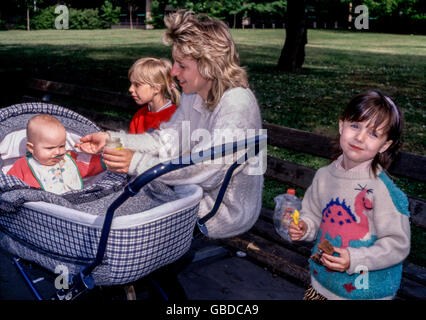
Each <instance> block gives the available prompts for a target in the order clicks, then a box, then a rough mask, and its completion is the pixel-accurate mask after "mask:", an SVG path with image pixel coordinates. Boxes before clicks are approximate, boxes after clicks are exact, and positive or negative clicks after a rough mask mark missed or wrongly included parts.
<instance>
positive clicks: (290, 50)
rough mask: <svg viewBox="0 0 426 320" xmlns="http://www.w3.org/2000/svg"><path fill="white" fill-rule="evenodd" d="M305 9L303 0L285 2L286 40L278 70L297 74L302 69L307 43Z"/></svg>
mask: <svg viewBox="0 0 426 320" xmlns="http://www.w3.org/2000/svg"><path fill="white" fill-rule="evenodd" d="M305 8H306V1H305V0H288V1H287V24H286V38H285V43H284V47H283V49H282V50H281V56H280V58H279V60H278V66H277V67H278V69H279V70H283V71H289V72H298V71H300V70H301V69H302V65H303V62H304V61H305V44H306V43H308V34H307V29H306V14H305Z"/></svg>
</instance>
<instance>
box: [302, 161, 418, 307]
mask: <svg viewBox="0 0 426 320" xmlns="http://www.w3.org/2000/svg"><path fill="white" fill-rule="evenodd" d="M340 163H341V157H340V158H339V159H338V160H336V161H334V162H333V163H332V164H330V165H329V166H326V167H323V168H321V169H319V170H318V171H317V173H316V175H315V177H314V180H313V182H312V185H311V186H310V187H309V188H308V190H307V191H306V194H305V196H304V199H303V202H302V210H301V219H302V220H304V221H305V222H306V223H307V225H308V229H307V232H306V234H305V235H304V237H303V238H301V239H300V240H305V241H313V240H315V239H316V242H315V245H314V248H313V252H316V250H317V247H318V244H319V243H320V242H321V241H322V240H324V239H327V240H328V241H330V243H331V244H332V245H333V246H335V247H339V248H346V249H347V250H348V252H349V255H350V266H349V268H348V270H346V272H337V271H332V270H329V269H327V268H325V267H324V266H322V265H319V264H317V263H315V262H313V261H312V260H310V272H311V282H312V286H313V287H314V289H315V290H316V291H318V292H319V293H320V294H322V295H323V296H325V297H326V298H328V299H391V298H392V297H394V296H395V295H396V292H397V291H398V289H399V285H400V281H401V276H402V261H403V260H404V259H405V258H406V257H407V255H408V253H409V251H410V225H409V210H408V201H407V197H406V196H405V194H404V193H403V192H402V191H401V190H400V189H398V187H396V186H395V184H394V183H393V182H392V181H391V180H390V178H389V177H388V176H387V175H386V173H385V172H384V171H383V170H382V169H381V168H380V169H379V174H378V176H377V178H375V177H374V175H373V173H372V172H371V170H370V169H369V168H370V166H368V167H365V166H362V165H361V166H358V167H355V168H352V169H351V170H345V169H343V167H342V166H341V164H340Z"/></svg>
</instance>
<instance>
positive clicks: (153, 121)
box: [129, 104, 177, 133]
mask: <svg viewBox="0 0 426 320" xmlns="http://www.w3.org/2000/svg"><path fill="white" fill-rule="evenodd" d="M176 109H177V107H176V105H174V104H172V105H171V106H170V107H168V108H165V109H163V110H160V111H158V112H151V111H149V109H148V106H147V105H145V106H143V107H142V108H140V109H139V110H138V112H136V113H135V115H134V116H133V118H132V121H131V122H130V128H129V133H144V132H145V131H147V130H149V129H158V128H159V127H160V123H162V122H167V121H169V120H170V118H171V117H172V115H173V113H175V111H176Z"/></svg>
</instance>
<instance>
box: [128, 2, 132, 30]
mask: <svg viewBox="0 0 426 320" xmlns="http://www.w3.org/2000/svg"><path fill="white" fill-rule="evenodd" d="M132 11H133V6H132V5H130V6H129V19H130V29H131V30H133V18H132Z"/></svg>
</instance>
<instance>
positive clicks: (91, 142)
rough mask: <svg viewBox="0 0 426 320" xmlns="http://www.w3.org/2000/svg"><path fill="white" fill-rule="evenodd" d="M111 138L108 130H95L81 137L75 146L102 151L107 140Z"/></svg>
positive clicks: (82, 149)
mask: <svg viewBox="0 0 426 320" xmlns="http://www.w3.org/2000/svg"><path fill="white" fill-rule="evenodd" d="M109 138H110V136H109V134H108V133H107V132H95V133H91V134H88V135H87V136H84V137H82V138H81V139H80V142H77V143H76V144H75V147H77V148H79V149H80V150H81V151H83V152H86V153H90V154H96V153H99V152H101V151H102V149H103V148H104V146H105V143H106V141H107V140H108V139H109Z"/></svg>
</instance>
